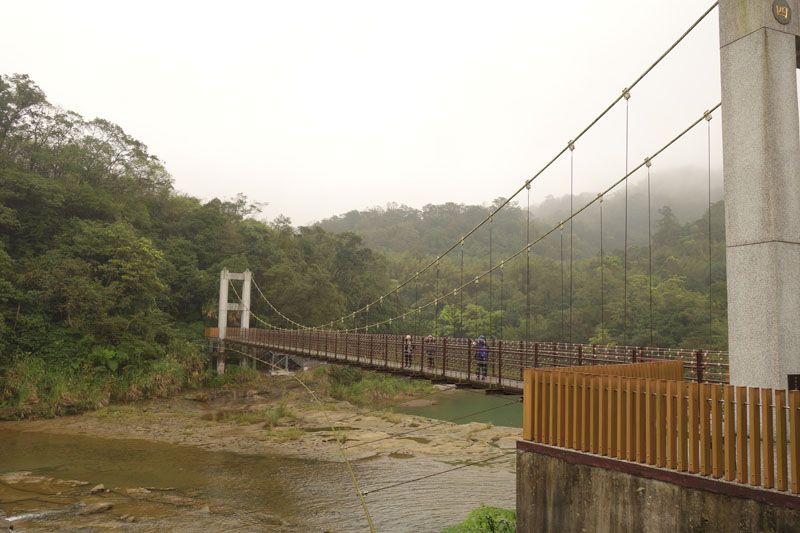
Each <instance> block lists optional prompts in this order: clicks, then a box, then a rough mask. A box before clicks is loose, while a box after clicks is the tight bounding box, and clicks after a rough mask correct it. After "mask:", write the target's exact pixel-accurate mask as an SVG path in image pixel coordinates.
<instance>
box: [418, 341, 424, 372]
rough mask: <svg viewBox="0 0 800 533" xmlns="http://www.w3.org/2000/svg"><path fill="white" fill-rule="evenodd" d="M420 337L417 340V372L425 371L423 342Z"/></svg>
mask: <svg viewBox="0 0 800 533" xmlns="http://www.w3.org/2000/svg"><path fill="white" fill-rule="evenodd" d="M421 339H422V338H421V337H420V341H419V373H420V374H422V373H424V372H425V366H424V365H425V342H424V341H423V340H421Z"/></svg>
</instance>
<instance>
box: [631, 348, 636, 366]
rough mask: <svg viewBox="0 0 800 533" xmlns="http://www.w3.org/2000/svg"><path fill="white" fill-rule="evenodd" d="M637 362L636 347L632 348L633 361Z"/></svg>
mask: <svg viewBox="0 0 800 533" xmlns="http://www.w3.org/2000/svg"><path fill="white" fill-rule="evenodd" d="M635 362H636V348H632V349H631V363H635Z"/></svg>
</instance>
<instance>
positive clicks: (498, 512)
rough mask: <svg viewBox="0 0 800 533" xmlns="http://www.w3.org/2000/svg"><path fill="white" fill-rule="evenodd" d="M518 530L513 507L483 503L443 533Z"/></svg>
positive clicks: (498, 532)
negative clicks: (488, 505) (503, 507)
mask: <svg viewBox="0 0 800 533" xmlns="http://www.w3.org/2000/svg"><path fill="white" fill-rule="evenodd" d="M516 530H517V513H516V511H514V510H511V509H500V508H499V507H487V506H485V505H483V504H481V506H480V507H478V508H477V509H473V510H472V511H470V513H469V515H467V519H466V520H464V521H463V522H461V523H460V524H458V525H455V526H452V527H448V528H447V529H445V530H444V531H442V533H467V532H470V533H477V532H489V533H514V531H516Z"/></svg>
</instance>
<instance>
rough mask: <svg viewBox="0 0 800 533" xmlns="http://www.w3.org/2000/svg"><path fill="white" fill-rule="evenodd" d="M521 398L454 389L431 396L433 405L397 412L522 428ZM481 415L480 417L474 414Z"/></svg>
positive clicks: (404, 407) (408, 408)
mask: <svg viewBox="0 0 800 533" xmlns="http://www.w3.org/2000/svg"><path fill="white" fill-rule="evenodd" d="M520 398H521V396H504V395H497V396H494V395H488V394H486V393H485V392H483V391H480V390H467V389H464V390H458V389H457V390H451V391H446V392H443V393H440V394H436V395H434V396H431V398H430V399H431V401H433V402H434V403H433V405H430V406H425V407H408V406H403V405H400V406H397V407H395V408H394V410H395V411H396V412H398V413H405V414H408V415H417V416H425V417H428V418H435V419H437V420H453V421H455V422H456V423H458V424H466V423H468V422H481V423H492V424H494V425H495V426H508V427H516V428H521V427H522V402H521V401H520ZM473 413H478V414H473Z"/></svg>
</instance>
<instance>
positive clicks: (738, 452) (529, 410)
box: [523, 361, 800, 494]
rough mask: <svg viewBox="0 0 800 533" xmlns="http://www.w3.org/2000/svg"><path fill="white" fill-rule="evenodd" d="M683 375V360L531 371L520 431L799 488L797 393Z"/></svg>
mask: <svg viewBox="0 0 800 533" xmlns="http://www.w3.org/2000/svg"><path fill="white" fill-rule="evenodd" d="M682 377H683V368H682V365H681V363H680V362H678V361H668V362H663V363H637V364H630V365H615V366H602V367H601V366H596V367H570V368H547V369H534V368H529V369H526V370H525V374H524V420H523V438H524V439H525V440H529V441H533V442H537V443H541V444H547V445H550V446H559V447H563V448H568V449H572V450H576V451H581V452H588V453H592V454H598V455H603V456H607V457H609V458H618V459H620V460H628V461H631V462H637V463H642V464H647V465H652V466H656V467H658V468H665V469H668V470H675V471H678V472H687V471H688V472H689V473H694V474H699V475H702V476H709V477H711V478H714V479H723V478H724V480H725V481H738V482H739V483H742V484H749V485H750V486H754V487H764V488H766V489H776V490H778V491H783V492H787V491H791V493H792V494H799V493H800V391H784V390H774V391H773V390H772V389H758V388H752V387H751V388H748V387H735V386H732V385H720V384H698V383H687V382H684V381H683V380H682ZM787 400H788V402H787ZM787 403H788V405H787Z"/></svg>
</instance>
